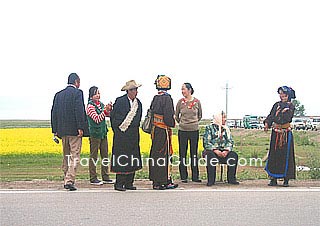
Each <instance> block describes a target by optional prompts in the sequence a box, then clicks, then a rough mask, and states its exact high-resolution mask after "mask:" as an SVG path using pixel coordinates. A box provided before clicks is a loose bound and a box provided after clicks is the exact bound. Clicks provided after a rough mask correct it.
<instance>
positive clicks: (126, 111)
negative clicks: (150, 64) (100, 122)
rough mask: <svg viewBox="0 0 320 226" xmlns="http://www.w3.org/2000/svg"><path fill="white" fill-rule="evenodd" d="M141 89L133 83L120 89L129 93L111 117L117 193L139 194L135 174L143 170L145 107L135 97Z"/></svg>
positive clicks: (129, 82) (113, 165)
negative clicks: (128, 191) (142, 151)
mask: <svg viewBox="0 0 320 226" xmlns="http://www.w3.org/2000/svg"><path fill="white" fill-rule="evenodd" d="M140 86H141V85H139V84H136V82H135V81H134V80H130V81H128V82H127V83H126V85H125V86H124V87H122V89H121V90H122V91H126V92H127V93H126V94H125V95H123V96H121V97H118V98H117V99H116V101H115V103H114V105H113V110H112V111H111V114H110V120H111V127H112V130H113V134H114V135H113V146H112V161H111V162H112V165H111V170H112V171H113V172H115V173H116V174H117V175H116V183H115V185H114V188H115V190H118V191H125V190H136V187H134V186H133V181H134V175H135V171H137V170H139V169H141V168H142V161H141V155H140V146H139V142H140V136H139V126H140V120H141V115H142V105H141V102H140V100H139V99H138V98H137V97H136V96H137V94H138V91H137V90H138V87H140Z"/></svg>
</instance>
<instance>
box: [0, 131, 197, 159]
mask: <svg viewBox="0 0 320 226" xmlns="http://www.w3.org/2000/svg"><path fill="white" fill-rule="evenodd" d="M52 137H53V136H52V133H51V128H15V129H0V155H6V154H43V153H53V154H60V153H62V144H61V142H60V144H56V143H55V142H54V141H53V140H52ZM112 137H113V133H112V131H111V130H109V132H108V142H109V153H111V147H112ZM200 142H201V141H200ZM201 143H202V142H201ZM172 145H173V149H174V153H175V154H178V137H177V136H176V135H174V136H173V139H172ZM201 146H202V145H201V144H199V147H201ZM150 147H151V138H150V135H149V134H147V133H144V132H142V131H140V149H141V153H142V154H146V155H148V154H149V151H150ZM81 152H82V153H84V154H87V153H89V152H90V151H89V139H88V138H84V139H83V144H82V151H81Z"/></svg>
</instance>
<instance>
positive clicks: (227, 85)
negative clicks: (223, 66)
mask: <svg viewBox="0 0 320 226" xmlns="http://www.w3.org/2000/svg"><path fill="white" fill-rule="evenodd" d="M225 89H226V115H227V117H228V95H229V92H228V91H229V89H231V88H229V84H228V82H227V83H226V88H225Z"/></svg>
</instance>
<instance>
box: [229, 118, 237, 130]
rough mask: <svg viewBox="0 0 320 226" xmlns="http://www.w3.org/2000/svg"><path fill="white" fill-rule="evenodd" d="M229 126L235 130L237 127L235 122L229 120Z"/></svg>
mask: <svg viewBox="0 0 320 226" xmlns="http://www.w3.org/2000/svg"><path fill="white" fill-rule="evenodd" d="M227 125H228V127H229V128H234V127H236V123H235V120H232V119H228V120H227Z"/></svg>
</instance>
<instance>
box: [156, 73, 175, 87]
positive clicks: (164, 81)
mask: <svg viewBox="0 0 320 226" xmlns="http://www.w3.org/2000/svg"><path fill="white" fill-rule="evenodd" d="M154 84H155V85H156V88H157V90H169V89H171V78H169V77H168V76H166V75H158V77H157V79H156V81H155V83H154Z"/></svg>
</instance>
